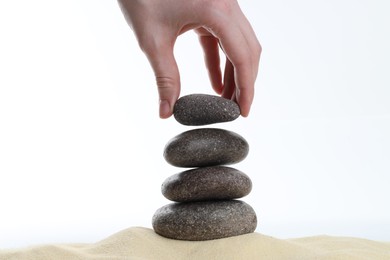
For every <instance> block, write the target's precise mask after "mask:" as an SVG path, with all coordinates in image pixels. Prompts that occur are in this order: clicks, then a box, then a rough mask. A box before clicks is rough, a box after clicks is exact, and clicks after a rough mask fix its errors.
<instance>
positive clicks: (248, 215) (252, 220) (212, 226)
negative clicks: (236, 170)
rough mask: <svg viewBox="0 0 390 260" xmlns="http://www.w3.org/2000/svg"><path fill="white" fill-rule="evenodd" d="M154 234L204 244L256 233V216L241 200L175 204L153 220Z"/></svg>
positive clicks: (165, 207) (160, 212)
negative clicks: (211, 240) (205, 241)
mask: <svg viewBox="0 0 390 260" xmlns="http://www.w3.org/2000/svg"><path fill="white" fill-rule="evenodd" d="M152 225H153V229H154V231H155V232H156V233H157V234H159V235H161V236H164V237H167V238H173V239H178V240H191V241H201V240H210V239H218V238H224V237H231V236H238V235H243V234H247V233H252V232H254V231H255V229H256V226H257V218H256V213H255V211H254V210H253V208H252V207H251V206H249V205H248V204H247V203H245V202H243V201H240V200H220V201H202V202H186V203H171V204H168V205H165V206H163V207H161V208H160V209H158V210H157V211H156V213H155V214H154V216H153V220H152Z"/></svg>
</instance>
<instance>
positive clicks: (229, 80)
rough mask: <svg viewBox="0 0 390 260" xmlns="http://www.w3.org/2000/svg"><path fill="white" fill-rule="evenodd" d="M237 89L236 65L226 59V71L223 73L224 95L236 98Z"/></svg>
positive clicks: (228, 97)
mask: <svg viewBox="0 0 390 260" xmlns="http://www.w3.org/2000/svg"><path fill="white" fill-rule="evenodd" d="M235 89H236V83H235V79H234V67H233V64H232V63H231V62H230V61H229V59H226V63H225V72H224V74H223V92H222V97H224V98H227V99H232V100H234V92H235Z"/></svg>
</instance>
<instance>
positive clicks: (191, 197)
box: [161, 166, 252, 202]
mask: <svg viewBox="0 0 390 260" xmlns="http://www.w3.org/2000/svg"><path fill="white" fill-rule="evenodd" d="M251 189H252V182H251V180H250V178H249V177H248V176H247V175H246V174H244V173H243V172H241V171H239V170H236V169H234V168H231V167H226V166H213V167H201V168H196V169H191V170H187V171H184V172H180V173H177V174H174V175H172V176H170V177H168V178H167V179H166V180H165V181H164V182H163V184H162V186H161V192H162V194H163V195H164V196H165V197H166V198H167V199H169V200H172V201H176V202H190V201H204V200H228V199H238V198H242V197H244V196H246V195H248V194H249V193H250V191H251Z"/></svg>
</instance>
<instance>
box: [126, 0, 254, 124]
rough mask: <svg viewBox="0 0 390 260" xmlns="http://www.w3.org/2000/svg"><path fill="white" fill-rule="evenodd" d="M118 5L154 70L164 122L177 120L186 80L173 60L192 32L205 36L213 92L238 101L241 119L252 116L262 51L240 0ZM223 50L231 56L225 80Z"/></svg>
mask: <svg viewBox="0 0 390 260" xmlns="http://www.w3.org/2000/svg"><path fill="white" fill-rule="evenodd" d="M118 2H119V5H120V7H121V9H122V12H123V14H124V15H125V17H126V20H127V22H128V24H129V25H130V27H131V28H132V29H133V31H134V33H135V35H136V37H137V40H138V43H139V46H140V48H141V49H142V50H143V52H144V53H145V54H146V56H147V58H148V60H149V62H150V64H151V66H152V69H153V71H154V74H155V77H156V82H157V87H158V93H159V98H160V108H159V110H160V117H161V118H168V117H170V116H171V115H172V111H173V106H174V104H175V102H176V100H177V99H178V97H179V94H180V75H179V70H178V67H177V64H176V61H175V58H174V55H173V47H174V44H175V41H176V39H177V37H178V36H179V35H181V34H182V33H184V32H186V31H188V30H192V29H193V30H195V32H196V33H197V34H198V36H199V40H200V44H201V46H202V48H203V51H204V54H205V56H204V57H205V63H206V67H207V69H208V72H209V78H210V81H211V85H212V87H213V89H214V90H215V91H216V92H217V93H218V94H220V95H221V96H222V97H225V98H229V99H233V100H235V101H236V102H237V103H238V105H239V106H240V109H241V115H242V116H244V117H246V116H248V114H249V111H250V107H251V104H252V101H253V97H254V84H255V80H256V77H257V72H258V68H259V61H260V54H261V46H260V43H259V41H258V40H257V38H256V35H255V33H254V31H253V29H252V27H251V25H250V24H249V22H248V20H247V19H246V17H245V16H244V14H243V13H242V11H241V9H240V7H239V5H238V3H237V1H236V0H186V1H180V0H118ZM219 47H221V48H222V50H223V51H224V53H225V55H226V63H225V69H224V74H223V78H222V72H221V68H220V57H219Z"/></svg>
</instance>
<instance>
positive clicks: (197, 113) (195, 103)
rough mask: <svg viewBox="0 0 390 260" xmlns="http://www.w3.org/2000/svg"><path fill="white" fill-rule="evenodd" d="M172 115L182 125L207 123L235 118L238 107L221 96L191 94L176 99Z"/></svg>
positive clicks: (238, 113) (237, 113) (238, 114)
mask: <svg viewBox="0 0 390 260" xmlns="http://www.w3.org/2000/svg"><path fill="white" fill-rule="evenodd" d="M173 115H174V117H175V119H176V120H177V122H179V123H181V124H183V125H192V126H196V125H209V124H214V123H222V122H229V121H233V120H235V119H236V118H238V117H239V116H240V107H239V106H238V105H237V103H236V102H234V101H232V100H230V99H226V98H223V97H219V96H214V95H206V94H191V95H187V96H183V97H181V98H179V99H178V100H177V101H176V103H175V106H174V108H173Z"/></svg>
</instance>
